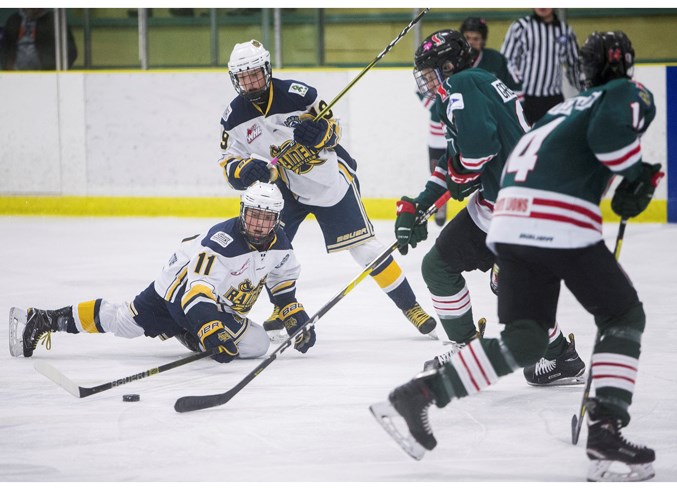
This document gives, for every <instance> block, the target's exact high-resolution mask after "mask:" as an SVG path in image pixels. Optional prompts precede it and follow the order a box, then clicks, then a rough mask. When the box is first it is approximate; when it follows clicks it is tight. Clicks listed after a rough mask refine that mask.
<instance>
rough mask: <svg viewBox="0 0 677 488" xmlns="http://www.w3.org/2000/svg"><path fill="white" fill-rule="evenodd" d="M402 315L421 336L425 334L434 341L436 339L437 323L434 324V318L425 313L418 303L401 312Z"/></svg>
mask: <svg viewBox="0 0 677 488" xmlns="http://www.w3.org/2000/svg"><path fill="white" fill-rule="evenodd" d="M403 313H404V315H405V316H406V317H407V320H409V322H411V323H412V324H413V325H414V327H416V328H417V329H418V331H419V332H420V333H421V334H426V335H428V336H429V337H430V338H432V339H435V340H437V339H438V337H437V333H436V332H435V327H436V326H437V322H435V319H434V318H432V317H431V316H430V315H428V314H427V313H425V311H424V310H423V309H422V308H421V306H420V305H419V304H418V303H414V305H413V306H411V307H410V308H408V309H407V310H403Z"/></svg>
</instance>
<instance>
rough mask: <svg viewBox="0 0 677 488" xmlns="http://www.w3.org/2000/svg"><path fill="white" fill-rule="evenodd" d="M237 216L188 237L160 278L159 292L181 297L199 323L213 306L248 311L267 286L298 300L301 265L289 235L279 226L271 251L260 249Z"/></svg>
mask: <svg viewBox="0 0 677 488" xmlns="http://www.w3.org/2000/svg"><path fill="white" fill-rule="evenodd" d="M238 220H239V219H238V218H233V219H230V220H227V221H225V222H221V223H219V224H217V225H215V226H214V227H212V228H211V229H209V230H208V231H207V232H205V233H202V234H198V235H196V236H193V237H189V238H186V239H184V240H183V242H182V243H181V246H180V247H179V248H178V249H177V250H176V251H175V252H174V253H173V254H172V256H171V257H170V259H169V262H168V263H167V264H166V265H165V266H164V268H163V269H162V272H161V273H160V276H158V278H157V279H156V280H155V291H156V292H157V293H158V295H160V296H161V297H163V298H164V299H165V300H167V301H169V302H174V303H177V301H178V302H180V303H181V306H182V308H183V311H184V313H185V314H186V316H187V317H188V319H189V321H190V322H192V323H194V324H197V323H200V324H199V325H201V323H203V322H202V321H207V320H210V317H205V314H206V315H209V314H211V313H213V311H214V310H217V311H219V312H227V313H235V314H237V315H241V316H244V315H246V314H247V313H248V312H249V311H250V310H251V308H252V306H253V305H254V303H255V302H256V299H257V298H258V296H259V294H260V293H261V290H262V289H263V286H264V285H266V286H268V288H269V289H270V290H271V291H272V293H273V297H274V298H275V297H283V295H287V294H290V295H289V297H291V299H286V300H283V301H285V302H286V301H293V300H295V298H293V297H295V291H296V280H297V279H298V276H299V273H300V265H299V264H298V262H297V260H296V257H295V255H294V251H293V249H292V247H291V244H290V242H289V239H287V236H286V234H285V233H284V232H283V231H281V230H278V231H277V233H276V236H275V238H274V241H273V242H272V244H271V245H270V246H269V248H268V250H266V251H264V252H260V251H258V250H256V249H255V248H253V247H252V246H251V245H250V244H248V243H247V241H246V240H245V239H244V236H243V235H242V234H241V232H240V224H239V222H238ZM284 298H288V297H284ZM200 304H203V305H204V304H206V305H209V306H208V307H204V306H203V307H200V306H199V305H200ZM211 305H213V306H215V307H216V308H214V307H212V306H211Z"/></svg>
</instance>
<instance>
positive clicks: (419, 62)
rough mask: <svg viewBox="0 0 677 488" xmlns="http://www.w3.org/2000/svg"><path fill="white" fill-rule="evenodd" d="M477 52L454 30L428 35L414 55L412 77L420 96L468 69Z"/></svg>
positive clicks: (427, 93)
mask: <svg viewBox="0 0 677 488" xmlns="http://www.w3.org/2000/svg"><path fill="white" fill-rule="evenodd" d="M475 56H476V53H474V51H473V50H472V49H471V48H470V45H469V44H468V41H466V40H465V37H463V34H461V33H460V32H458V31H455V30H453V29H448V30H441V31H437V32H435V33H433V34H431V35H430V36H428V37H427V38H426V39H425V40H424V41H423V43H422V44H421V45H420V46H419V47H418V49H417V50H416V53H415V54H414V78H415V79H416V84H417V85H418V88H419V91H420V92H421V94H422V95H429V94H430V93H431V92H434V90H436V89H437V87H438V86H439V85H441V84H442V82H443V81H444V80H445V79H446V78H448V77H449V76H451V75H453V74H454V73H458V72H459V71H462V70H464V69H466V68H468V67H470V66H471V65H472V63H473V61H474V60H475Z"/></svg>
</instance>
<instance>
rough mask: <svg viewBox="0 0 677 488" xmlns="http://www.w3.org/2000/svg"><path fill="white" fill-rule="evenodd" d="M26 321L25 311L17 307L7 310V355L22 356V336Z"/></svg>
mask: <svg viewBox="0 0 677 488" xmlns="http://www.w3.org/2000/svg"><path fill="white" fill-rule="evenodd" d="M26 320H27V318H26V311H25V310H23V309H21V308H18V307H12V308H10V309H9V353H10V354H11V355H12V356H14V357H18V356H23V355H24V341H23V335H24V330H25V329H26Z"/></svg>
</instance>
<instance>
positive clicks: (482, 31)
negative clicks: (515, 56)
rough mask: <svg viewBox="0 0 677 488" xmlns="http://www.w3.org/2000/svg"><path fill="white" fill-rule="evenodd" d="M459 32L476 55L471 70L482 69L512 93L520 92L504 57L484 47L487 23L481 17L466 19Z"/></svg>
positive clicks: (487, 30) (518, 84)
mask: <svg viewBox="0 0 677 488" xmlns="http://www.w3.org/2000/svg"><path fill="white" fill-rule="evenodd" d="M460 30H461V34H463V37H465V40H466V41H468V44H470V47H471V48H472V49H473V50H474V51H475V52H476V53H477V58H476V59H475V62H474V63H473V68H482V69H483V70H485V71H488V72H489V73H492V74H493V75H494V76H496V78H498V79H499V80H501V81H502V82H503V83H505V85H506V86H507V87H508V88H510V89H511V90H512V91H515V92H518V91H520V83H519V81H517V80H516V77H515V76H514V75H513V74H512V73H511V72H510V70H509V67H508V61H507V59H505V56H503V55H502V54H501V53H499V52H498V51H496V50H495V49H489V48H486V47H484V46H485V45H486V43H487V36H488V34H489V28H488V27H487V21H486V20H485V19H483V18H481V17H468V18H467V19H465V20H464V21H463V23H462V24H461V29H460Z"/></svg>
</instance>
